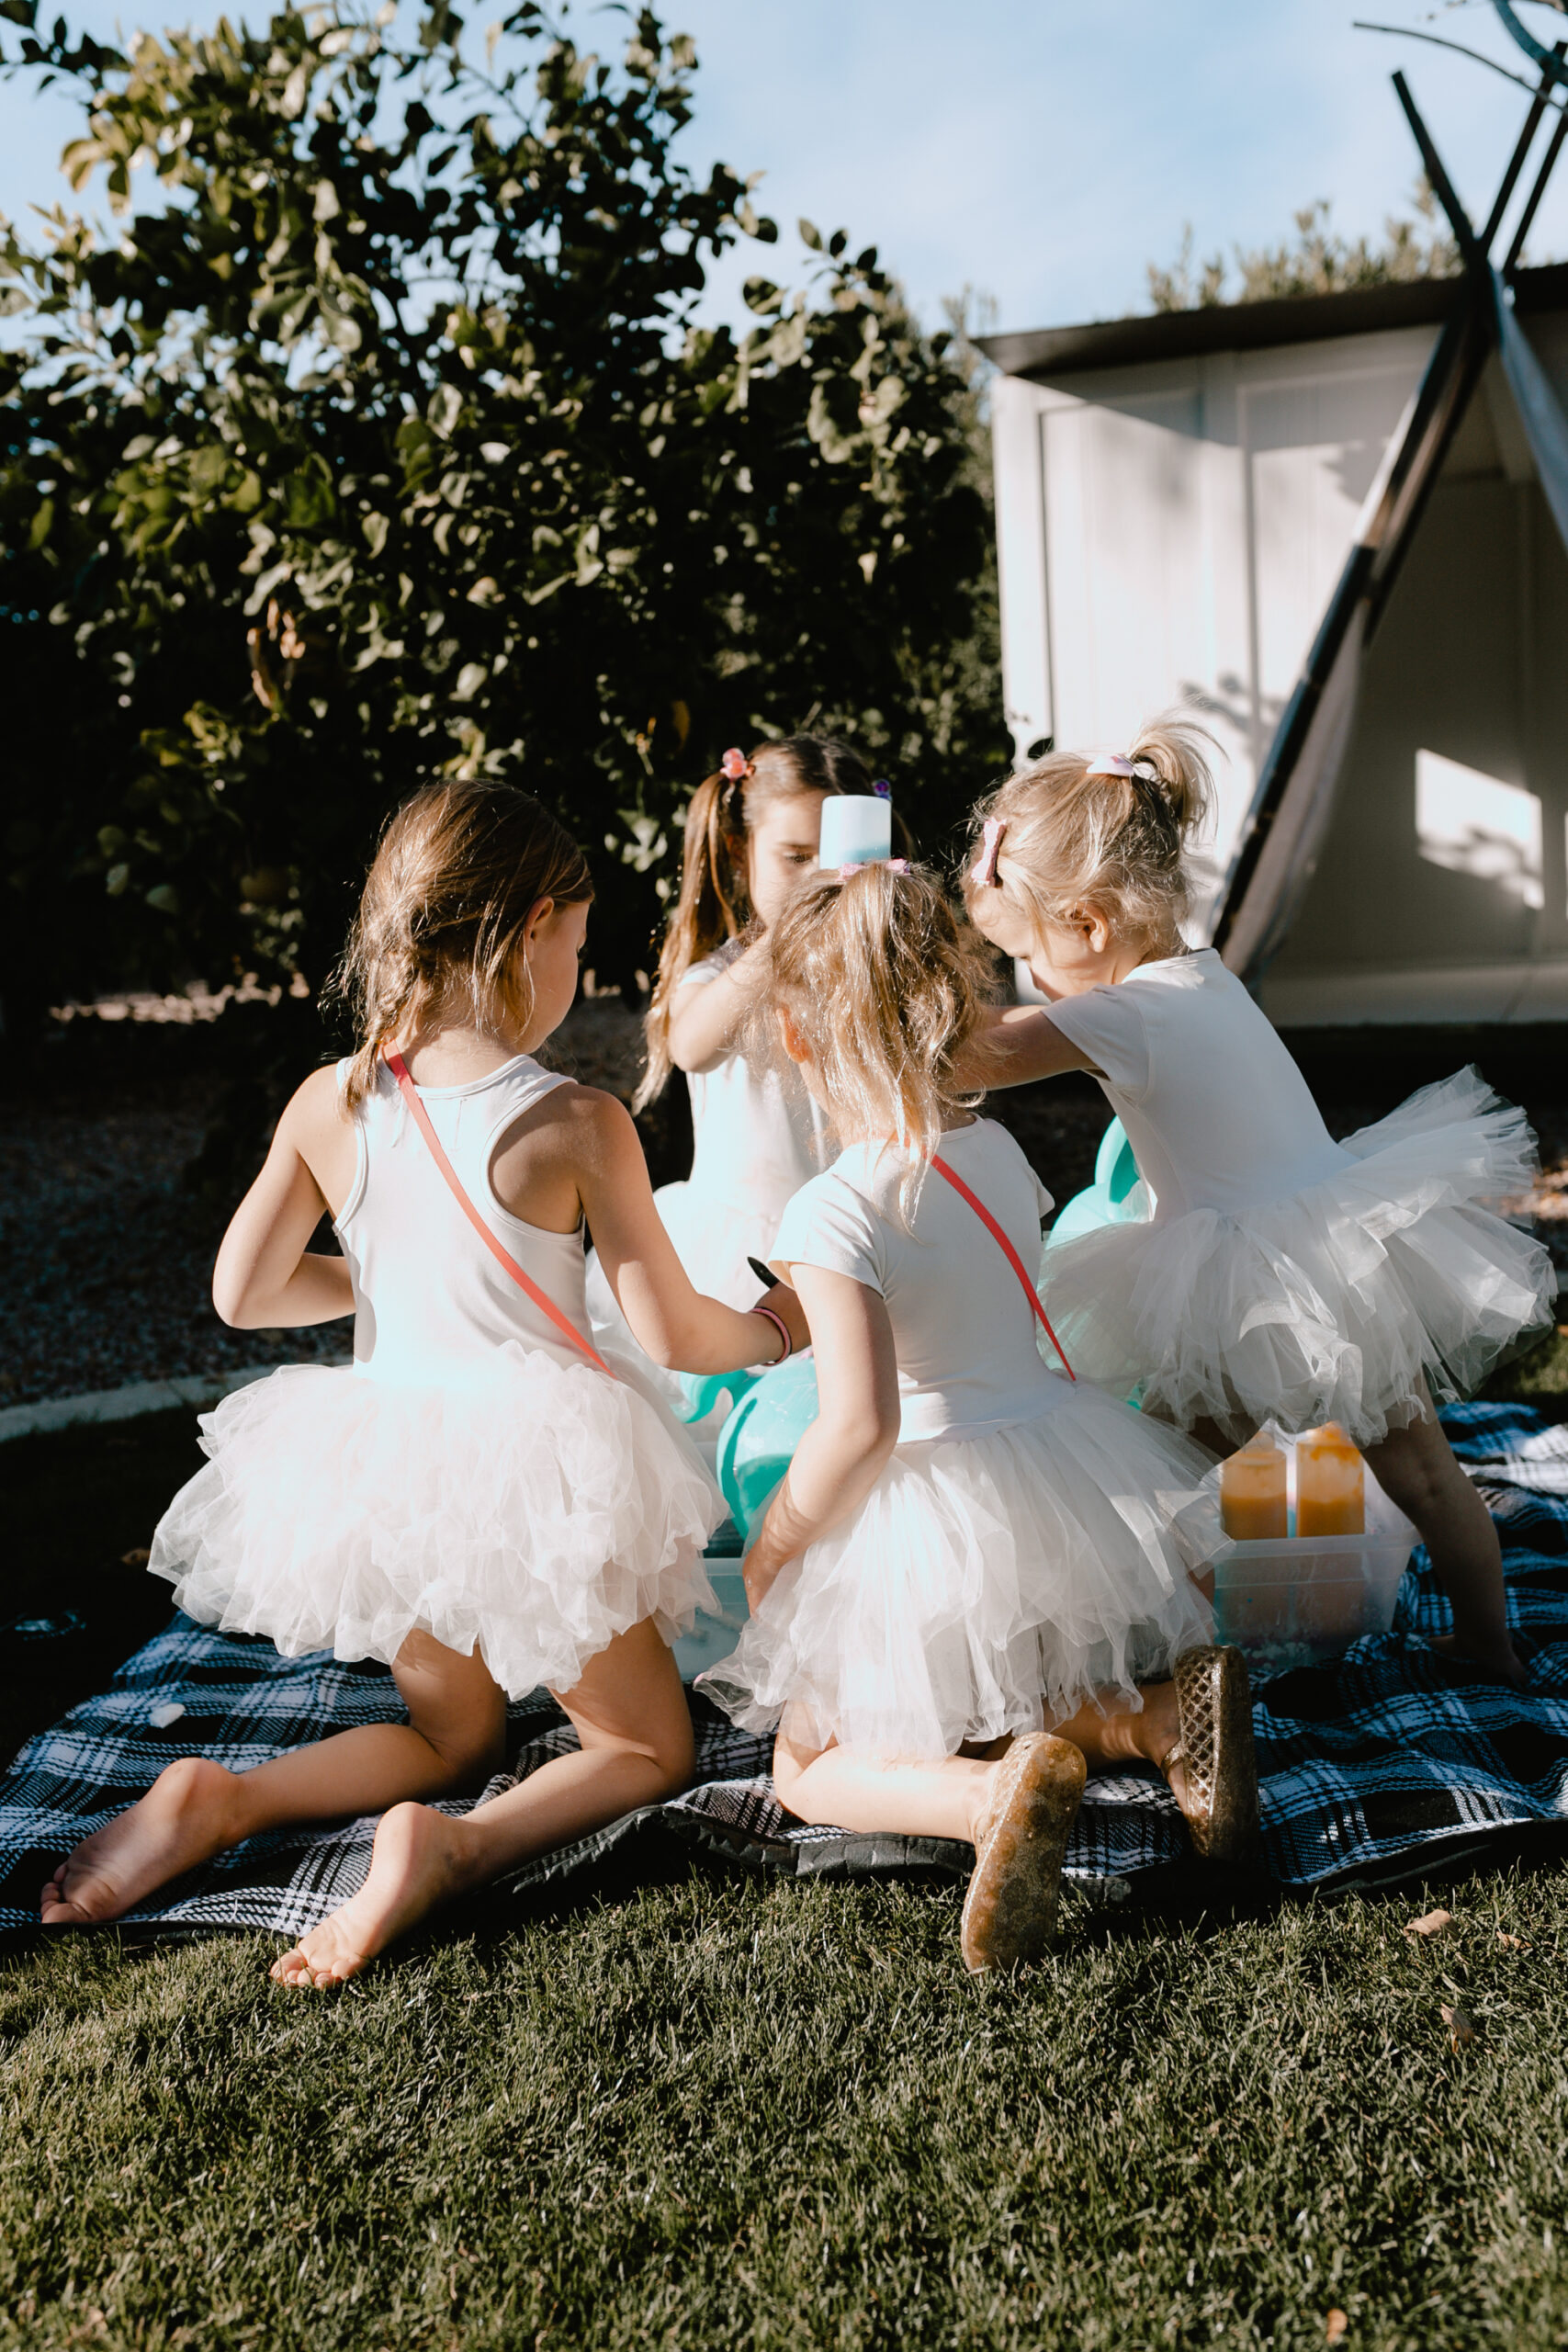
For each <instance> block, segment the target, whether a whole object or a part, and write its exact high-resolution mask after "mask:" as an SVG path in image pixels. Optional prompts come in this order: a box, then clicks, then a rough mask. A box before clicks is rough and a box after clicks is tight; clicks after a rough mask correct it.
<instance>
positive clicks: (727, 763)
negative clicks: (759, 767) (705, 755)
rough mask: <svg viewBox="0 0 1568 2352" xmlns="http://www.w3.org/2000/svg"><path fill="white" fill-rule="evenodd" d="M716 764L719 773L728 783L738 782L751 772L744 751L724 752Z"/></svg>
mask: <svg viewBox="0 0 1568 2352" xmlns="http://www.w3.org/2000/svg"><path fill="white" fill-rule="evenodd" d="M718 765H719V773H720V775H723V776H724V777H725V778H726V779H727V780H728V782H729V783H730V784H739V782H740V780H741V778H742V777H743V776H748V775H750V773H751V763H750V760H749V759H748V758H747V756H746V754H745V752H737V751H728V752H726V753H725V755H724V757H723V759H722V760H720V762H719V763H718Z"/></svg>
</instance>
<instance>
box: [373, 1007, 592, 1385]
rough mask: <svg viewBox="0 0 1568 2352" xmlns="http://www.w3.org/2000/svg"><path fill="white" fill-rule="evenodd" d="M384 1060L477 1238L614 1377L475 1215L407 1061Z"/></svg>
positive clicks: (558, 1326) (564, 1333)
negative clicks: (421, 1099) (421, 1098)
mask: <svg viewBox="0 0 1568 2352" xmlns="http://www.w3.org/2000/svg"><path fill="white" fill-rule="evenodd" d="M386 1063H387V1068H388V1069H389V1070H390V1071H391V1073H392V1076H393V1077H394V1078H395V1079H396V1080H397V1081H398V1088H399V1091H400V1093H401V1095H402V1098H403V1101H404V1102H405V1103H407V1104H408V1106H409V1111H410V1113H411V1114H412V1119H413V1123H414V1125H415V1126H416V1127H417V1128H418V1129H419V1131H420V1134H421V1135H422V1136H423V1137H424V1140H425V1142H426V1143H427V1144H428V1145H429V1147H430V1156H431V1158H432V1159H434V1162H435V1165H436V1166H437V1168H439V1169H440V1170H441V1173H442V1174H443V1176H445V1177H446V1182H447V1183H448V1185H449V1186H450V1188H451V1192H452V1197H453V1199H454V1200H455V1201H456V1202H457V1206H458V1207H459V1208H460V1209H461V1210H462V1212H463V1215H464V1216H466V1217H467V1218H468V1223H469V1224H470V1225H471V1226H472V1227H473V1228H474V1231H475V1232H476V1233H477V1234H478V1235H479V1239H480V1240H481V1241H482V1242H483V1243H484V1246H485V1248H486V1249H487V1250H489V1251H490V1254H491V1257H492V1258H493V1259H494V1260H495V1261H496V1263H497V1264H498V1265H501V1266H504V1267H505V1269H506V1271H507V1272H508V1273H509V1274H510V1275H511V1277H512V1279H513V1282H514V1283H517V1285H518V1287H519V1288H520V1289H521V1290H524V1291H525V1292H526V1293H527V1295H528V1296H529V1297H530V1298H531V1299H532V1300H533V1302H534V1304H535V1306H536V1307H537V1308H538V1309H539V1311H540V1313H541V1314H544V1315H547V1316H548V1317H549V1318H550V1321H551V1322H552V1323H553V1324H554V1325H555V1327H556V1329H557V1330H558V1331H559V1332H560V1334H561V1336H562V1337H563V1339H568V1340H570V1341H571V1344H572V1346H573V1347H574V1348H578V1349H580V1350H581V1352H582V1353H583V1354H584V1355H585V1356H586V1357H587V1359H588V1361H589V1363H596V1364H597V1365H598V1367H599V1369H600V1371H601V1372H603V1373H608V1374H609V1376H610V1378H611V1379H612V1380H614V1378H615V1374H614V1373H613V1372H611V1371H610V1367H609V1365H608V1364H607V1363H605V1361H604V1357H603V1356H602V1355H601V1354H600V1353H599V1351H598V1350H597V1349H596V1348H593V1347H591V1346H590V1344H589V1342H588V1341H587V1340H585V1339H584V1338H583V1336H582V1334H581V1331H580V1330H579V1329H577V1326H576V1325H575V1323H573V1322H572V1321H571V1320H570V1317H567V1316H565V1315H563V1314H562V1313H561V1310H560V1308H559V1307H558V1306H557V1305H556V1303H555V1300H554V1299H553V1298H551V1297H550V1296H549V1295H548V1294H547V1292H545V1291H542V1290H541V1289H540V1288H539V1285H538V1283H536V1282H535V1281H534V1280H533V1278H532V1277H531V1276H530V1275H528V1274H525V1272H524V1271H523V1269H522V1267H521V1266H520V1265H519V1264H518V1262H517V1261H516V1259H515V1258H514V1257H513V1255H512V1252H511V1251H510V1250H506V1249H503V1248H502V1244H501V1243H500V1241H498V1240H497V1238H496V1237H495V1235H494V1234H493V1233H492V1232H491V1229H490V1227H489V1226H488V1225H487V1224H486V1223H485V1221H484V1219H483V1217H482V1216H480V1215H479V1211H478V1209H477V1208H475V1206H474V1204H473V1203H472V1201H470V1200H469V1198H468V1194H467V1193H465V1192H464V1190H463V1186H462V1182H461V1180H460V1178H459V1177H458V1174H457V1170H456V1169H455V1168H454V1167H453V1165H452V1162H451V1161H450V1160H449V1159H447V1157H446V1153H445V1151H443V1149H442V1148H441V1138H440V1136H438V1135H437V1134H436V1132H435V1129H434V1126H433V1125H431V1120H430V1114H429V1112H428V1111H427V1110H426V1109H425V1107H424V1105H423V1103H422V1102H421V1101H420V1099H419V1090H418V1088H417V1087H416V1086H415V1085H414V1082H413V1080H412V1078H411V1077H410V1076H409V1066H408V1064H407V1062H405V1061H404V1059H403V1057H402V1056H401V1054H397V1053H392V1052H388V1053H387V1055H386Z"/></svg>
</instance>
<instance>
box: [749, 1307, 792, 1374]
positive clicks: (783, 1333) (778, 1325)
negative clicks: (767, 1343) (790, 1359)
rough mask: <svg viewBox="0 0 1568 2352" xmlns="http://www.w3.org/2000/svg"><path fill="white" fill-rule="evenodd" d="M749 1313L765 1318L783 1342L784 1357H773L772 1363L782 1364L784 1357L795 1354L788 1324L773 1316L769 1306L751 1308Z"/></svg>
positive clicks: (779, 1316) (780, 1316)
mask: <svg viewBox="0 0 1568 2352" xmlns="http://www.w3.org/2000/svg"><path fill="white" fill-rule="evenodd" d="M750 1311H751V1313H752V1314H753V1315H762V1316H765V1317H767V1319H768V1321H769V1322H770V1323H771V1324H772V1325H773V1329H774V1330H775V1331H776V1332H777V1333H778V1335H779V1337H780V1339H781V1340H783V1341H784V1355H782V1356H775V1357H774V1358H773V1362H774V1363H784V1357H785V1356H791V1355H793V1354H794V1353H795V1341H794V1340H792V1339H791V1338H790V1336H789V1326H788V1324H787V1323H786V1322H785V1321H784V1317H783V1316H782V1315H775V1314H774V1313H773V1308H772V1307H771V1306H753V1307H752V1308H751V1310H750Z"/></svg>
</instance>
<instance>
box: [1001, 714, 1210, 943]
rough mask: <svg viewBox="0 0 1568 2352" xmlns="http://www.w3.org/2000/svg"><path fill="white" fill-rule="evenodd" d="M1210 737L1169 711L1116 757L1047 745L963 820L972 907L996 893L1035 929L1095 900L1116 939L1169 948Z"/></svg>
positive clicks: (1181, 910) (1183, 897) (1185, 889)
mask: <svg viewBox="0 0 1568 2352" xmlns="http://www.w3.org/2000/svg"><path fill="white" fill-rule="evenodd" d="M1213 740H1214V739H1213V736H1212V735H1210V734H1209V733H1208V732H1207V730H1206V729H1203V728H1201V727H1198V726H1195V725H1194V724H1193V723H1192V722H1191V721H1190V720H1188V719H1183V718H1177V717H1174V716H1171V715H1166V716H1164V717H1161V718H1155V719H1151V720H1150V721H1149V723H1148V724H1147V725H1146V726H1145V727H1141V728H1140V729H1138V732H1137V733H1136V734H1135V735H1134V738H1133V741H1132V742H1131V743H1130V744H1129V746H1128V748H1127V751H1126V752H1125V754H1124V755H1120V756H1114V757H1112V758H1110V759H1105V758H1101V759H1095V758H1093V757H1091V756H1090V755H1089V754H1088V753H1086V752H1047V753H1046V755H1045V757H1044V758H1043V759H1041V760H1036V761H1034V762H1033V763H1032V765H1030V766H1029V767H1027V768H1024V769H1022V770H1021V772H1020V773H1019V774H1018V775H1011V776H1010V777H1009V778H1008V780H1007V782H1006V783H1005V784H1003V785H1000V786H998V789H997V790H996V791H995V792H993V793H992V794H991V795H990V797H989V798H988V799H986V800H983V801H981V802H980V804H979V806H978V807H977V808H976V809H975V811H974V815H973V818H972V820H971V831H972V841H971V846H970V850H969V852H968V853H967V854H966V855H965V858H964V898H965V899H966V900H967V902H968V905H969V908H970V910H971V912H973V913H975V914H981V913H983V911H984V909H985V905H986V902H987V895H988V894H989V893H990V892H992V891H995V890H999V891H1000V892H1001V893H1002V896H1003V898H1004V899H1006V900H1007V901H1009V902H1010V904H1012V905H1013V906H1015V907H1016V908H1017V909H1018V910H1019V911H1020V912H1021V913H1022V914H1023V915H1024V917H1025V919H1026V920H1027V921H1028V922H1029V923H1030V925H1031V928H1032V930H1033V932H1034V933H1035V935H1036V936H1037V937H1043V936H1044V935H1045V933H1048V932H1050V931H1053V930H1058V929H1061V928H1062V927H1064V926H1065V925H1066V924H1067V923H1069V922H1072V920H1073V919H1074V916H1075V914H1076V912H1077V910H1079V909H1082V908H1092V909H1093V910H1094V911H1095V912H1096V913H1098V914H1099V915H1100V916H1101V917H1102V918H1103V919H1104V921H1105V922H1107V923H1108V924H1109V925H1110V927H1111V931H1112V933H1115V934H1116V935H1117V936H1119V937H1122V938H1126V939H1130V940H1135V941H1136V942H1137V943H1138V944H1140V945H1142V946H1145V947H1146V948H1148V949H1151V950H1154V951H1156V952H1158V953H1164V954H1168V955H1174V954H1176V953H1177V952H1178V951H1179V949H1180V946H1181V925H1182V922H1183V921H1184V919H1185V918H1186V915H1187V912H1188V909H1189V905H1190V883H1189V877H1188V870H1187V862H1186V856H1187V848H1188V844H1189V842H1190V840H1191V839H1192V837H1193V835H1194V834H1195V833H1197V832H1198V831H1201V828H1202V827H1203V826H1204V825H1206V824H1207V822H1208V820H1209V815H1210V811H1211V809H1212V808H1213V775H1212V774H1211V772H1210V768H1209V763H1208V759H1207V758H1206V756H1205V752H1204V747H1205V746H1206V745H1207V746H1212V745H1213ZM992 827H995V828H997V829H998V830H997V831H991V830H990V829H991V828H992ZM982 842H984V843H985V844H986V847H985V849H984V850H983V851H982V854H981V855H980V857H979V859H978V860H976V854H975V853H976V849H977V848H978V847H979V846H980V844H981V843H982ZM993 843H994V845H995V856H994V857H993V856H992V854H991V847H992V844H993Z"/></svg>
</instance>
